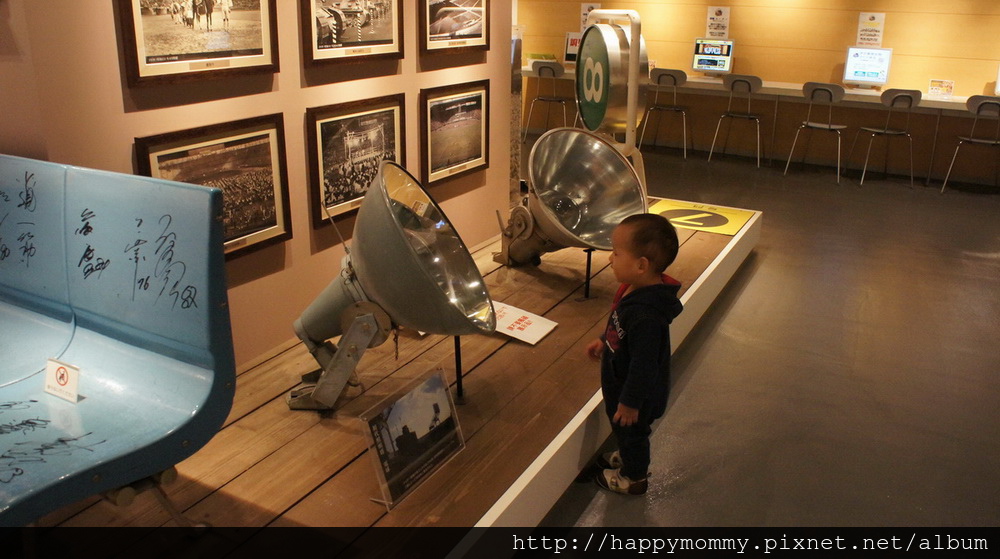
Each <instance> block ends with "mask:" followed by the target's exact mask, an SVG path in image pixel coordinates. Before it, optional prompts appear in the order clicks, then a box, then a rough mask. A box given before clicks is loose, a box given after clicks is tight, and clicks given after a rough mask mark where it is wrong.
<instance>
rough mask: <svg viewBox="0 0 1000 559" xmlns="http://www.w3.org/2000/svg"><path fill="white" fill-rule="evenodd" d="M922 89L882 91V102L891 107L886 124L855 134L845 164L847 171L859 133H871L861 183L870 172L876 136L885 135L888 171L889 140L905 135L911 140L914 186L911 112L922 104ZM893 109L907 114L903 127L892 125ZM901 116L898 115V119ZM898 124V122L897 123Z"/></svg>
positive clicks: (886, 171)
mask: <svg viewBox="0 0 1000 559" xmlns="http://www.w3.org/2000/svg"><path fill="white" fill-rule="evenodd" d="M920 95H921V93H920V90H919V89H887V90H885V91H883V92H882V97H881V100H882V104H883V105H885V106H886V107H889V110H888V111H887V113H886V116H885V124H884V125H883V126H881V127H878V128H875V127H867V126H862V127H861V128H859V129H858V131H857V132H856V133H855V134H854V141H853V142H851V150H850V151H849V152H848V155H847V162H846V163H845V164H844V167H845V171H846V170H847V169H848V168H849V167H850V164H851V157H852V156H853V155H854V145H855V144H856V143H857V141H858V135H859V134H861V133H862V132H865V133H866V134H870V136H869V138H868V151H867V152H866V153H865V164H864V166H863V167H862V168H861V184H862V185H863V184H865V173H867V172H868V159H869V158H870V157H871V154H872V143H873V142H874V141H875V136H885V138H886V142H885V164H884V169H885V170H884V171H883V172H885V173H888V171H889V141H890V140H891V139H892V138H893V137H900V136H905V137H906V139H907V140H909V141H910V188H913V136H911V135H910V112H911V111H912V110H913V107H916V106H917V105H918V104H920ZM893 111H895V113H896V114H897V115H899V114H900V113H902V114H904V115H905V120H903V127H902V128H898V127H897V128H894V127H893V126H892V124H893V122H892V115H893ZM900 118H901V117H898V116H897V120H900ZM897 124H898V123H897Z"/></svg>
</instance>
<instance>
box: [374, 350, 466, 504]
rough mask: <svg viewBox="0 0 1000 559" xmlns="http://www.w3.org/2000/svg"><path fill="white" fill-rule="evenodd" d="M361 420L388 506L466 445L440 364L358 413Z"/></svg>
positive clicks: (396, 501)
mask: <svg viewBox="0 0 1000 559" xmlns="http://www.w3.org/2000/svg"><path fill="white" fill-rule="evenodd" d="M361 421H363V422H364V423H365V429H364V430H365V435H366V438H367V439H368V447H369V454H371V455H372V457H373V458H374V460H375V464H376V466H375V468H376V471H377V472H378V474H377V475H378V479H379V482H380V483H379V484H380V486H381V488H382V495H383V498H384V503H385V505H386V507H387V508H390V509H391V508H392V507H393V506H395V505H396V504H397V503H399V501H400V500H401V499H402V498H403V497H405V496H406V495H407V494H408V493H409V492H410V491H412V490H413V489H414V488H415V487H416V486H417V485H419V484H420V482H422V481H423V480H425V479H426V478H427V477H429V476H430V475H431V474H433V473H434V472H435V471H437V470H438V468H440V467H441V466H442V465H444V464H445V462H447V461H448V460H450V459H451V458H452V457H453V456H455V454H457V453H458V452H459V451H460V450H462V449H463V448H465V440H464V439H463V438H462V431H461V429H460V428H459V425H458V415H457V414H456V413H455V404H454V402H453V401H452V398H451V392H449V390H448V382H447V381H446V380H445V378H444V372H443V371H442V370H441V369H440V368H438V369H437V370H435V372H433V373H431V374H430V376H428V377H426V378H424V379H422V380H419V381H417V383H416V384H414V385H411V387H410V388H409V389H407V390H405V391H404V392H402V393H400V394H396V395H394V396H390V397H389V398H386V399H385V400H383V401H382V402H381V403H379V404H377V405H376V406H375V407H373V408H371V409H370V410H368V411H367V412H365V413H364V414H362V415H361Z"/></svg>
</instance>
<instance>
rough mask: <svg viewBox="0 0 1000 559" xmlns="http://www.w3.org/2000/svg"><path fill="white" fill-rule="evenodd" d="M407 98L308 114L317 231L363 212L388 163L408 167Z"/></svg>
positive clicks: (313, 110)
mask: <svg viewBox="0 0 1000 559" xmlns="http://www.w3.org/2000/svg"><path fill="white" fill-rule="evenodd" d="M403 99H404V96H403V94H402V93H400V94H398V95H389V96H385V97H378V98H374V99H365V100H362V101H353V102H349V103H341V104H338V105H327V106H325V107H316V108H311V109H307V110H306V129H307V130H308V138H307V139H308V143H309V197H310V200H311V207H312V218H313V227H314V228H319V227H322V226H323V225H326V224H329V223H330V221H329V220H330V219H333V218H334V217H336V216H338V215H343V214H347V213H349V212H353V211H355V210H357V208H358V207H359V206H360V205H361V200H362V199H364V196H365V194H366V193H367V192H368V187H369V185H370V184H371V182H372V179H374V178H375V175H376V174H377V173H378V169H379V165H380V164H381V162H382V161H384V160H389V161H394V162H396V163H398V164H400V165H401V166H405V165H406V137H405V135H404V122H405V120H406V119H405V114H404V110H403Z"/></svg>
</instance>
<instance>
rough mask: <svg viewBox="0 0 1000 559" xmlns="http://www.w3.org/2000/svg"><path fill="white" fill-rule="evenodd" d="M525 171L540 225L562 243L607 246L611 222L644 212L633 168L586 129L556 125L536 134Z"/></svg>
mask: <svg viewBox="0 0 1000 559" xmlns="http://www.w3.org/2000/svg"><path fill="white" fill-rule="evenodd" d="M528 177H529V178H530V180H531V186H532V189H533V190H534V193H535V196H532V197H531V198H530V200H529V202H528V204H529V207H530V209H531V213H532V215H534V216H535V217H536V221H537V225H538V227H539V228H541V229H542V231H543V232H544V233H545V234H546V235H547V236H548V237H549V238H550V239H552V240H553V241H554V242H556V243H558V244H561V245H563V246H583V247H587V248H596V249H600V250H611V231H612V230H613V229H614V228H615V226H616V225H618V224H619V223H620V222H621V220H623V219H625V218H626V217H628V216H630V215H633V214H637V213H645V212H646V197H645V195H644V193H643V189H642V184H641V183H640V182H639V176H638V175H637V174H636V172H635V169H633V168H632V165H631V164H630V163H629V162H628V160H627V159H625V157H624V156H623V155H622V154H621V153H620V152H619V151H618V150H617V149H615V148H614V146H612V145H611V144H610V143H608V142H607V141H606V140H604V139H603V138H601V137H599V136H597V135H595V134H593V133H591V132H587V131H586V130H580V129H577V128H556V129H553V130H550V131H548V132H546V133H545V134H543V135H542V136H541V137H540V138H538V140H537V141H536V142H535V145H534V147H533V148H532V149H531V153H530V155H529V156H528ZM542 215H544V216H545V218H546V219H542V218H541V216H542Z"/></svg>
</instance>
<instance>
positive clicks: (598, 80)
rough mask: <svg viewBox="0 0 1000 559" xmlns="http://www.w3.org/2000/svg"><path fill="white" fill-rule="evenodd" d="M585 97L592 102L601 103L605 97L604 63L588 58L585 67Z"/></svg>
mask: <svg viewBox="0 0 1000 559" xmlns="http://www.w3.org/2000/svg"><path fill="white" fill-rule="evenodd" d="M583 98H584V99H586V100H587V101H590V102H592V103H600V102H601V99H603V98H604V65H602V64H601V63H600V62H594V59H593V58H587V62H586V64H584V69H583Z"/></svg>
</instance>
